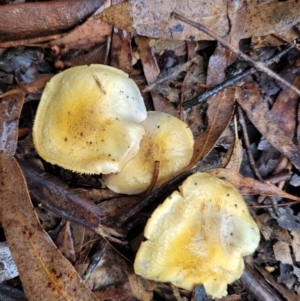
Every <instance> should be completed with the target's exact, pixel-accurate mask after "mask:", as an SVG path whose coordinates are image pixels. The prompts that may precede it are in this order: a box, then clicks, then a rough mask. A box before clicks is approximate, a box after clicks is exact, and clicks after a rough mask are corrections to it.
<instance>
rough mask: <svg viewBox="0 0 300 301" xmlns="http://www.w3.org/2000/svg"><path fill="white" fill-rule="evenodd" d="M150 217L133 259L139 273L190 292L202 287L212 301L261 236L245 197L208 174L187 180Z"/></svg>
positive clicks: (222, 292) (239, 272) (240, 268)
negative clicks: (199, 286) (143, 239)
mask: <svg viewBox="0 0 300 301" xmlns="http://www.w3.org/2000/svg"><path fill="white" fill-rule="evenodd" d="M179 190H180V191H179V192H178V191H174V192H173V194H172V195H171V196H169V197H168V198H167V199H166V200H165V201H164V203H163V204H161V205H160V206H159V207H158V208H157V209H156V210H155V211H154V213H153V214H152V216H151V218H150V219H149V220H148V222H147V225H146V227H145V231H144V236H145V237H146V238H147V241H145V242H142V244H141V247H140V249H139V250H138V253H137V255H136V258H135V262H134V270H135V272H136V274H138V275H141V276H143V277H145V278H147V279H152V280H156V281H161V282H172V283H173V284H175V285H176V286H179V287H181V288H184V289H187V290H192V289H193V288H194V286H195V285H199V284H203V285H204V287H205V290H206V292H207V294H209V295H211V296H212V297H214V298H220V297H222V296H225V295H227V284H229V283H232V282H233V281H235V280H236V279H238V278H239V277H240V276H241V275H242V273H243V269H244V262H243V258H242V256H245V255H248V254H251V253H252V252H254V251H255V249H256V248H257V246H258V244H259V239H260V234H259V230H258V227H257V225H256V223H255V222H254V220H253V219H252V217H251V215H250V214H249V211H248V208H247V206H246V203H245V201H244V199H243V198H242V196H241V195H240V194H239V192H238V191H237V190H236V189H235V188H234V187H233V186H232V185H231V184H229V183H228V182H226V181H223V180H220V179H218V178H216V177H214V176H211V175H209V174H207V173H196V174H194V175H192V176H190V177H189V178H187V179H186V180H185V181H184V182H183V184H182V186H181V187H180V188H179Z"/></svg>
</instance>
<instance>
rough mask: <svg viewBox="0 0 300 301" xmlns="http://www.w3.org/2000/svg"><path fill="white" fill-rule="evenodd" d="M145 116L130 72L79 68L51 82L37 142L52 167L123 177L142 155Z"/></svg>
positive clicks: (42, 105) (100, 67)
mask: <svg viewBox="0 0 300 301" xmlns="http://www.w3.org/2000/svg"><path fill="white" fill-rule="evenodd" d="M146 117H147V112H146V108H145V105H144V101H143V98H142V96H141V94H140V91H139V89H138V87H137V86H136V84H135V83H134V82H133V80H131V79H129V78H128V75H127V74H126V73H124V72H123V71H121V70H118V69H116V68H113V67H109V66H105V65H90V66H79V67H74V68H70V69H68V70H65V71H63V72H61V73H59V74H57V75H55V76H54V77H53V78H52V79H51V80H50V81H49V82H48V83H47V85H46V87H45V90H44V92H43V95H42V98H41V100H40V104H39V107H38V110H37V113H36V117H35V122H34V126H33V141H34V145H35V147H36V150H37V152H38V153H39V155H40V156H41V157H42V158H44V159H45V160H46V161H48V162H50V163H52V164H57V165H59V166H62V167H64V168H66V169H70V170H73V171H76V172H80V173H87V174H99V173H112V172H118V171H120V169H121V168H122V166H123V165H124V164H125V163H126V162H127V161H128V160H130V159H131V158H132V157H134V156H135V154H136V153H137V152H138V150H139V144H140V141H141V139H142V136H143V135H144V132H145V131H144V128H143V126H142V125H140V124H139V123H140V122H141V121H143V120H144V119H145V118H146Z"/></svg>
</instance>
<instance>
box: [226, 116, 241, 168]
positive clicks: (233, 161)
mask: <svg viewBox="0 0 300 301" xmlns="http://www.w3.org/2000/svg"><path fill="white" fill-rule="evenodd" d="M234 125H235V139H234V143H233V145H232V148H233V149H232V152H230V159H229V162H228V163H227V165H226V168H228V169H233V170H236V171H239V170H240V167H241V164H242V160H243V146H242V141H241V140H240V139H239V137H238V133H237V123H236V116H235V118H234ZM229 151H230V150H229ZM226 155H227V154H226Z"/></svg>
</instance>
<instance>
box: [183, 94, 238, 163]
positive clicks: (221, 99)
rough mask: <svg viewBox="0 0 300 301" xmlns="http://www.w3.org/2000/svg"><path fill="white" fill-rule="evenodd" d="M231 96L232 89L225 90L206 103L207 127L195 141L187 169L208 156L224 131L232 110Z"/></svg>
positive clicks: (232, 101) (232, 100)
mask: <svg viewBox="0 0 300 301" xmlns="http://www.w3.org/2000/svg"><path fill="white" fill-rule="evenodd" d="M233 94H234V89H225V90H223V91H222V92H220V93H218V94H216V95H214V97H212V98H210V100H209V101H208V103H209V107H208V110H207V116H208V127H207V129H206V131H204V132H202V133H200V135H199V136H198V137H197V138H196V139H195V145H194V154H193V157H192V159H191V163H190V164H189V167H193V166H194V165H196V164H197V163H198V162H199V161H200V160H202V159H203V158H204V157H205V156H207V155H208V153H209V152H210V151H211V149H212V148H213V147H214V145H215V144H216V143H217V141H218V139H219V137H220V136H221V134H222V133H223V131H224V130H225V128H226V126H227V125H228V123H229V121H230V119H231V117H232V114H233V110H234V98H233Z"/></svg>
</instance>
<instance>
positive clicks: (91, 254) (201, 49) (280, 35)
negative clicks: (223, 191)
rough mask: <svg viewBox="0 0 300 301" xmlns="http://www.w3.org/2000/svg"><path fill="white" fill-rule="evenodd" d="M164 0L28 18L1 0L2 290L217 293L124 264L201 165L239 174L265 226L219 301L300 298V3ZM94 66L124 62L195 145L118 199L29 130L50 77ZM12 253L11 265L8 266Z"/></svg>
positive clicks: (68, 296)
mask: <svg viewBox="0 0 300 301" xmlns="http://www.w3.org/2000/svg"><path fill="white" fill-rule="evenodd" d="M11 2H13V4H11ZM20 2H22V3H20ZM163 2H164V3H163V4H162V5H161V6H159V4H158V3H160V1H150V0H149V1H136V0H129V1H121V0H111V1H84V4H83V3H82V1H77V0H69V1H45V2H43V1H37V2H35V3H34V14H35V15H36V16H37V17H36V18H33V17H32V9H33V3H31V2H26V1H0V5H1V6H0V36H1V37H0V93H1V94H0V112H1V115H0V116H1V124H0V127H1V130H0V135H1V140H0V177H1V181H0V185H1V190H0V191H1V192H0V193H1V196H0V222H1V227H2V229H3V230H2V232H1V233H2V234H1V241H2V242H3V243H4V242H5V245H3V248H5V254H6V255H5V258H4V257H1V254H2V250H4V249H2V247H1V246H2V245H1V246H0V262H1V263H2V265H1V266H3V267H4V268H3V271H4V272H3V271H2V270H0V275H1V277H0V279H1V280H2V282H3V283H2V284H1V285H0V299H1V300H2V299H4V298H7V296H9V297H10V300H26V299H27V300H51V301H52V300H210V297H209V296H207V295H206V294H205V291H204V290H203V287H202V286H197V287H196V288H195V289H194V290H193V291H192V292H189V291H185V290H183V289H180V288H179V289H178V288H177V287H175V286H173V285H171V284H170V285H169V284H163V283H156V282H153V281H149V280H145V279H143V278H141V277H139V276H137V275H135V274H134V272H133V261H134V258H135V254H136V252H137V250H138V248H139V246H140V244H141V242H142V241H143V229H144V226H145V223H146V221H147V220H148V218H149V217H150V215H151V213H152V212H153V211H154V209H155V208H156V207H157V206H158V205H159V204H160V203H161V202H162V201H163V200H164V199H165V198H166V197H167V196H169V195H170V194H171V193H172V192H173V191H174V190H176V189H177V188H178V186H179V185H180V184H181V183H182V182H183V181H184V180H185V179H186V178H187V177H188V176H189V175H191V174H193V173H195V172H196V171H197V172H198V171H200V172H201V171H207V172H208V173H210V174H211V175H214V176H217V177H219V178H221V179H225V180H226V181H228V182H230V183H231V184H232V185H233V186H235V188H237V189H238V190H239V192H240V193H241V194H242V195H244V198H245V200H246V202H247V205H248V208H249V210H250V211H251V214H252V216H253V218H254V220H255V221H256V223H257V225H258V227H259V229H260V232H261V237H262V238H261V241H260V244H259V247H258V249H257V250H256V252H255V253H254V254H253V255H250V256H248V257H247V258H246V259H245V262H246V264H245V265H246V269H245V271H244V274H243V275H242V277H241V278H240V279H239V280H237V281H236V282H234V283H233V284H232V285H230V286H229V287H228V296H227V297H224V298H222V299H220V300H223V301H225V300H258V301H265V300H272V301H273V300H278V301H279V300H288V301H290V300H291V301H293V300H299V295H300V251H299V250H300V247H299V246H300V215H299V212H300V210H299V209H300V207H299V201H300V193H299V189H298V187H299V186H300V180H299V179H300V173H299V168H300V150H299V145H298V144H299V139H300V127H299V122H300V117H299V116H300V113H299V89H300V79H299V74H300V69H299V67H300V54H299V49H298V46H297V44H296V43H295V42H296V39H297V38H298V37H299V32H298V27H297V23H298V22H299V16H300V14H299V11H300V4H299V3H298V2H295V1H291V0H288V1H276V0H266V1H250V0H249V1H227V0H214V1H210V2H209V3H208V2H207V5H206V6H205V5H204V1H203V2H202V1H180V0H177V1H163ZM198 2H199V3H198ZM8 3H9V4H8ZM197 5H198V6H197ZM191 7H194V9H193V12H192V13H191V12H190V9H191ZM14 11H18V12H19V13H20V14H21V15H22V20H21V21H22V24H21V23H20V17H19V16H18V14H15V13H14ZM279 12H280V14H279ZM172 13H173V14H172ZM174 13H175V14H174ZM66 14H67V15H68V18H65V16H66ZM178 14H179V15H181V16H185V17H188V18H189V19H190V20H191V21H194V22H200V23H201V25H204V26H205V27H207V28H208V30H211V31H213V34H214V37H215V38H216V36H220V37H221V38H219V37H218V38H217V41H216V40H215V39H214V38H212V37H211V36H208V35H207V32H206V33H203V32H202V31H200V30H199V29H197V28H192V27H188V25H187V24H186V23H184V22H182V21H179V20H178V18H179V17H180V16H178ZM45 16H47V18H45ZM57 16H58V17H57ZM56 17H57V18H56ZM176 18H177V19H176ZM180 18H181V19H182V17H180ZM41 20H44V21H43V22H41ZM201 20H202V21H203V22H201ZM215 20H217V22H216V21H215ZM46 21H47V26H46V27H43V26H42V25H41V24H44V25H45V24H46V23H45V22H46ZM185 21H186V22H190V21H189V20H185ZM1 24H2V25H1ZM37 24H38V25H37ZM145 24H146V25H147V26H145ZM201 25H200V27H201ZM198 27H199V26H198ZM16 28H19V30H18V29H17V30H16ZM201 28H203V27H201ZM185 39H186V40H185ZM226 43H229V46H230V47H231V48H232V49H231V50H234V51H235V50H238V51H239V52H240V53H245V54H246V55H247V57H249V58H250V60H248V59H247V58H246V59H247V62H245V60H244V59H245V56H244V55H243V54H242V55H241V54H240V53H237V52H232V51H230V50H229V49H228V48H227V47H226V46H228V45H227V44H226ZM224 45H225V47H224ZM262 62H264V63H265V64H264V65H262ZM89 64H107V65H110V66H113V67H116V68H119V69H121V70H123V71H124V72H126V73H127V74H129V76H130V78H132V79H133V80H134V81H135V83H136V84H137V85H138V86H139V88H140V91H141V93H142V96H143V98H144V101H145V105H146V107H147V110H148V111H153V110H155V111H160V112H164V113H168V114H171V115H173V116H175V117H177V118H180V119H182V120H183V121H184V122H185V123H186V124H187V125H188V126H189V127H190V129H191V130H192V133H193V136H194V138H195V145H194V153H193V157H192V159H191V162H190V164H189V165H188V166H187V167H186V168H185V169H184V170H183V171H182V172H180V173H178V174H177V175H176V176H174V177H172V178H170V179H168V180H167V181H165V182H164V183H163V184H161V185H160V186H159V187H158V188H155V189H152V190H151V189H150V190H148V191H147V192H146V193H143V194H140V195H134V196H126V195H121V194H117V193H114V192H112V191H110V190H109V189H107V188H106V187H105V185H104V183H103V181H102V178H101V175H84V174H77V173H73V172H70V171H67V170H64V169H62V168H58V167H57V166H53V165H51V164H49V163H47V162H45V161H43V160H41V158H40V157H38V155H37V153H36V151H35V149H34V147H33V143H32V135H31V131H32V125H33V120H34V116H35V112H36V109H37V105H38V101H39V100H40V97H41V92H42V91H43V88H44V86H45V84H46V82H47V81H49V79H50V78H51V77H52V76H53V75H54V74H57V73H59V72H60V71H61V70H65V69H67V68H70V67H73V66H78V65H89ZM265 66H267V67H268V68H269V69H270V70H271V72H267V73H265V71H266V69H265ZM257 67H259V68H258V69H257ZM274 73H275V74H276V76H280V79H279V80H278V78H275V79H274V77H272V76H273V74H274ZM286 82H288V83H290V84H291V85H292V88H291V87H289V86H288V85H287V84H286ZM234 120H237V123H235V122H234ZM159 169H160V166H159V164H157V165H155V167H154V175H153V183H152V184H153V185H151V187H154V186H155V179H157V176H158V174H159ZM170 231H171V229H170ZM7 245H8V246H9V249H10V252H11V255H12V258H13V260H14V261H13V260H12V258H11V257H10V255H9V254H7ZM3 252H4V251H3ZM7 258H8V259H7ZM7 260H8V261H7ZM14 263H15V264H16V266H17V268H18V273H19V276H18V277H15V273H10V272H9V271H8V270H6V268H7V267H10V268H11V267H12V265H14ZM11 276H13V277H15V278H13V279H11ZM24 293H25V295H26V297H25V295H24Z"/></svg>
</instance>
